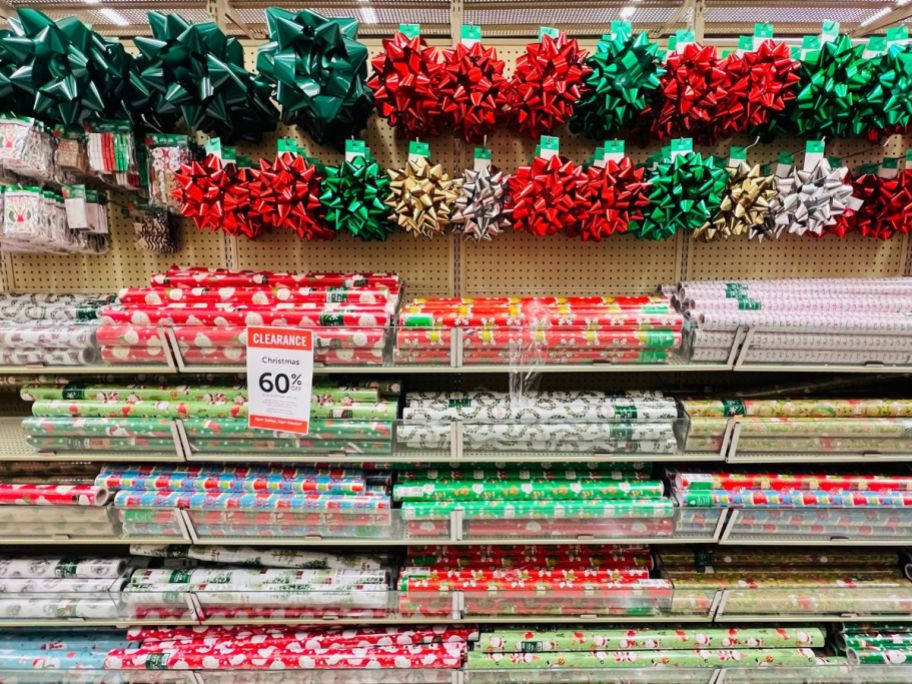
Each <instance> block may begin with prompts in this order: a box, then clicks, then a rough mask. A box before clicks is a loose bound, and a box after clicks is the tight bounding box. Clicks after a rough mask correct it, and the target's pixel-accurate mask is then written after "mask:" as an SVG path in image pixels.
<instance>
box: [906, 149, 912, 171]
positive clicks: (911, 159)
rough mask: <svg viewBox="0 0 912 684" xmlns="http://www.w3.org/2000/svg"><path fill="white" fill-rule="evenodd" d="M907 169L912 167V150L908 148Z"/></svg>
mask: <svg viewBox="0 0 912 684" xmlns="http://www.w3.org/2000/svg"><path fill="white" fill-rule="evenodd" d="M906 169H912V150H906Z"/></svg>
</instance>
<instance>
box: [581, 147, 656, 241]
mask: <svg viewBox="0 0 912 684" xmlns="http://www.w3.org/2000/svg"><path fill="white" fill-rule="evenodd" d="M644 174H645V169H644V168H642V167H640V168H637V167H635V166H634V165H633V162H631V161H630V159H629V158H627V157H624V158H623V159H621V160H620V162H615V161H608V162H607V163H606V164H605V167H604V168H599V167H597V166H590V167H589V168H588V169H586V172H585V175H584V176H583V177H582V178H581V179H580V185H579V190H578V195H577V202H578V207H577V211H578V214H579V216H580V221H579V224H578V225H576V226H574V227H573V229H572V232H571V230H568V233H570V234H573V235H579V236H580V237H582V238H583V240H600V239H601V238H602V237H604V236H606V235H611V234H612V233H626V232H627V228H628V227H629V226H630V222H631V221H642V220H643V209H644V208H645V207H647V206H649V197H648V190H649V184H648V183H645V182H644V180H643V177H644Z"/></svg>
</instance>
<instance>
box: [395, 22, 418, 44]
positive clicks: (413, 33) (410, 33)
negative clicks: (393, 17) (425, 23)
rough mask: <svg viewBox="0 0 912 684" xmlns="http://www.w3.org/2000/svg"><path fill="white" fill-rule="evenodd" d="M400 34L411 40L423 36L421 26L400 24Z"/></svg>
mask: <svg viewBox="0 0 912 684" xmlns="http://www.w3.org/2000/svg"><path fill="white" fill-rule="evenodd" d="M399 33H401V34H402V35H403V36H405V37H406V38H408V39H409V40H411V39H412V38H417V37H418V36H420V35H421V24H399Z"/></svg>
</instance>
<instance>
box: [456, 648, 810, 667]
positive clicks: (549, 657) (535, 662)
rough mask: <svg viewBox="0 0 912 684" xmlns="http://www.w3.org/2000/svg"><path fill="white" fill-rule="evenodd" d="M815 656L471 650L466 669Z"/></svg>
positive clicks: (749, 662) (736, 662)
mask: <svg viewBox="0 0 912 684" xmlns="http://www.w3.org/2000/svg"><path fill="white" fill-rule="evenodd" d="M816 662H817V656H816V654H815V653H814V651H813V650H811V649H809V648H794V649H789V648H757V649H738V650H723V649H698V650H686V651H685V650H682V651H671V650H652V651H592V652H581V651H562V652H559V653H547V654H545V653H482V652H481V651H476V650H471V651H469V654H468V661H467V663H466V667H467V669H469V670H488V669H500V668H504V669H536V670H538V669H549V670H555V669H556V670H561V669H568V670H572V669H574V668H592V669H615V668H634V667H659V668H662V667H712V668H716V667H721V668H724V667H750V666H756V665H763V666H769V665H777V666H783V667H784V666H789V665H791V666H801V665H814V664H816Z"/></svg>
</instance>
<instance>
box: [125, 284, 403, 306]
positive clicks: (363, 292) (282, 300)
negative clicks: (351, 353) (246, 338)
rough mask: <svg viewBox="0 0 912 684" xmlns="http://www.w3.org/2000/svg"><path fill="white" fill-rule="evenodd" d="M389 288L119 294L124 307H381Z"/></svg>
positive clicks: (136, 290)
mask: <svg viewBox="0 0 912 684" xmlns="http://www.w3.org/2000/svg"><path fill="white" fill-rule="evenodd" d="M390 294H391V293H390V291H389V290H388V289H385V288H364V287H361V288H351V289H337V288H315V287H287V286H284V285H283V286H277V287H273V288H265V287H227V286H226V287H170V288H145V287H131V288H125V289H122V290H120V292H118V293H117V301H118V303H119V304H121V305H122V306H130V307H132V306H165V305H167V304H170V303H176V302H184V303H188V304H190V303H215V302H224V303H227V304H231V305H233V306H239V305H243V306H263V307H265V306H269V305H272V304H302V303H311V304H361V305H369V306H381V305H383V304H384V303H385V302H386V301H387V300H388V299H389V297H390Z"/></svg>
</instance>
